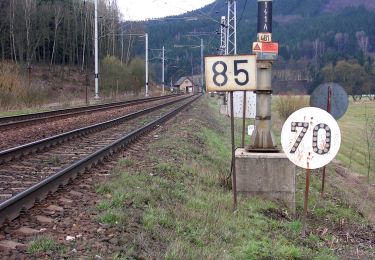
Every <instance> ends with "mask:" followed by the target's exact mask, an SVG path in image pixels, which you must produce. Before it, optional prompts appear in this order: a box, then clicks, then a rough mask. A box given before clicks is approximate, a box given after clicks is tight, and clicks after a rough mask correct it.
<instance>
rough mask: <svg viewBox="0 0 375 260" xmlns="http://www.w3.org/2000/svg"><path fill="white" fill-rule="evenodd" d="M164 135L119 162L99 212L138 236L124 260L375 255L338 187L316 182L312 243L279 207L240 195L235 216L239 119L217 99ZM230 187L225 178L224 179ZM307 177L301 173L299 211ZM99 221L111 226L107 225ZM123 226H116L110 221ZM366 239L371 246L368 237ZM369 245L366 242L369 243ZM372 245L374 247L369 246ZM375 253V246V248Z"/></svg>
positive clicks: (364, 224)
mask: <svg viewBox="0 0 375 260" xmlns="http://www.w3.org/2000/svg"><path fill="white" fill-rule="evenodd" d="M172 123H173V124H169V125H168V126H166V127H163V128H162V129H159V131H158V133H157V134H156V135H157V136H158V138H157V140H156V141H155V142H153V143H152V144H149V147H148V148H145V149H144V156H143V158H144V159H143V160H142V161H140V160H137V159H136V157H134V158H132V157H131V155H129V158H125V159H124V160H122V161H121V162H119V166H118V167H117V170H116V172H115V174H114V175H115V177H114V178H113V179H112V180H111V181H109V182H108V183H105V184H102V185H99V186H98V187H97V192H98V193H101V194H103V200H102V203H101V204H99V205H100V206H99V207H98V210H99V211H100V213H101V214H102V215H106V214H111V213H112V212H115V213H116V214H118V216H119V217H121V218H123V219H126V222H123V223H121V225H122V226H125V227H124V228H125V229H128V230H133V229H134V226H136V230H133V231H132V233H130V234H128V235H129V236H131V239H127V243H126V244H125V245H124V248H131V250H125V249H124V250H122V251H119V252H113V253H114V255H113V257H116V258H120V257H123V258H146V259H148V258H156V259H161V258H164V259H314V258H315V259H338V258H340V257H342V256H347V257H348V256H349V257H362V258H363V257H364V258H371V257H374V256H375V252H374V249H371V248H370V245H373V246H374V243H375V239H374V237H373V235H372V233H371V232H372V231H371V227H370V226H369V224H368V223H367V221H366V220H365V219H364V218H363V217H362V216H361V215H360V214H359V213H358V212H357V211H356V210H355V209H354V208H352V207H351V206H350V204H348V203H347V202H346V201H344V200H343V199H341V197H340V194H337V190H336V189H335V187H334V186H330V185H328V186H329V187H327V195H326V199H325V200H322V199H321V198H320V196H319V180H318V179H317V178H312V179H313V180H312V189H311V200H310V209H311V210H310V214H309V219H308V226H309V228H308V236H307V237H306V238H302V237H301V235H300V234H301V222H300V219H299V217H298V216H297V217H296V218H294V217H293V216H290V215H289V213H288V211H287V210H285V209H283V208H282V207H280V206H279V205H277V204H276V203H275V202H272V201H267V200H262V199H259V198H250V199H249V198H243V197H240V200H239V206H238V211H236V212H235V213H233V210H232V193H231V191H230V189H229V188H228V186H229V185H228V184H229V181H227V182H225V180H227V176H228V172H229V169H230V138H229V136H230V128H229V120H228V118H226V117H223V116H221V115H219V113H218V107H217V106H216V104H215V100H214V99H211V98H208V97H206V98H203V99H201V100H200V101H199V102H198V103H196V104H194V105H193V107H192V108H190V109H189V111H188V112H184V113H183V114H181V115H180V118H179V119H174V120H173V121H172ZM223 180H224V181H223ZM303 183H304V175H303V174H302V172H298V187H297V188H298V189H297V198H298V200H297V211H298V215H299V214H300V213H301V211H302V205H303V204H302V200H303V195H302V194H303ZM98 221H102V220H101V219H99V220H98ZM108 224H111V225H118V223H116V222H111V223H108ZM363 237H366V238H367V240H366V241H365V242H364V241H363V240H361V239H362V238H363ZM363 243H364V244H363ZM363 245H364V246H363ZM372 248H374V247H372Z"/></svg>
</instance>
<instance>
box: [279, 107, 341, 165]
mask: <svg viewBox="0 0 375 260" xmlns="http://www.w3.org/2000/svg"><path fill="white" fill-rule="evenodd" d="M340 144H341V132H340V128H339V126H338V124H337V122H336V120H335V119H334V118H333V117H332V116H331V115H330V114H329V113H327V112H326V111H324V110H322V109H320V108H315V107H307V108H302V109H300V110H298V111H296V112H294V113H293V114H292V115H291V116H290V117H289V118H288V119H287V120H286V122H285V124H284V126H283V129H282V131H281V145H282V147H283V150H284V152H285V154H286V155H287V157H288V158H289V160H291V161H292V162H293V163H294V164H295V165H297V166H299V167H302V168H305V169H317V168H320V167H323V166H325V165H327V164H328V163H329V162H330V161H332V160H333V158H335V156H336V154H337V153H338V151H339V149H340Z"/></svg>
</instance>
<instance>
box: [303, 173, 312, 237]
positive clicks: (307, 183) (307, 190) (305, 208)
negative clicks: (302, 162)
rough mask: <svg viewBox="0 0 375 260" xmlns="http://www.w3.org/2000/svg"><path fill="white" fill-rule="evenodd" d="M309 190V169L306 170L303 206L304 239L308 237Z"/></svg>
mask: <svg viewBox="0 0 375 260" xmlns="http://www.w3.org/2000/svg"><path fill="white" fill-rule="evenodd" d="M309 190H310V169H307V170H306V187H305V201H304V205H303V228H302V237H306V218H307V207H308V203H309Z"/></svg>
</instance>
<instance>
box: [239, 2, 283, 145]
mask: <svg viewBox="0 0 375 260" xmlns="http://www.w3.org/2000/svg"><path fill="white" fill-rule="evenodd" d="M261 33H269V34H272V0H258V41H260V40H261V39H259V34H261ZM272 64H273V62H272V61H268V60H260V59H258V64H257V66H258V68H257V71H258V73H257V90H256V94H257V100H256V118H255V131H254V134H253V138H252V141H251V144H250V146H248V147H247V148H246V150H247V151H258V152H277V151H278V150H277V146H276V143H275V138H274V136H273V133H272V127H271V126H272V125H271V101H272Z"/></svg>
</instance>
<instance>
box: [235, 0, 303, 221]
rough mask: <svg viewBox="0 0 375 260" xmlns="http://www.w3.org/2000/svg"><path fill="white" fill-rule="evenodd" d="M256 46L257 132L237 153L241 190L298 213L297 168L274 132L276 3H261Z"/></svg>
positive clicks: (255, 131)
mask: <svg viewBox="0 0 375 260" xmlns="http://www.w3.org/2000/svg"><path fill="white" fill-rule="evenodd" d="M252 47H253V48H252V49H253V53H255V54H256V55H257V88H256V90H255V92H256V94H257V104H256V118H255V130H254V133H253V135H252V137H251V142H250V144H249V145H248V146H247V147H246V148H242V149H237V150H236V161H235V165H236V172H237V191H238V192H240V193H243V194H245V195H247V196H260V197H264V198H266V199H275V200H277V201H281V202H282V203H283V204H284V205H286V206H287V208H289V210H290V211H291V213H292V214H294V213H295V190H296V181H295V171H296V167H295V165H294V164H293V163H291V162H290V161H289V160H288V158H287V156H286V155H285V153H283V152H280V149H279V148H278V147H277V144H276V142H275V139H274V135H273V133H272V121H271V119H272V118H271V101H272V65H273V63H274V62H275V61H276V60H277V55H278V51H279V45H278V43H275V42H273V41H272V0H258V37H257V42H255V43H253V46H252Z"/></svg>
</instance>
